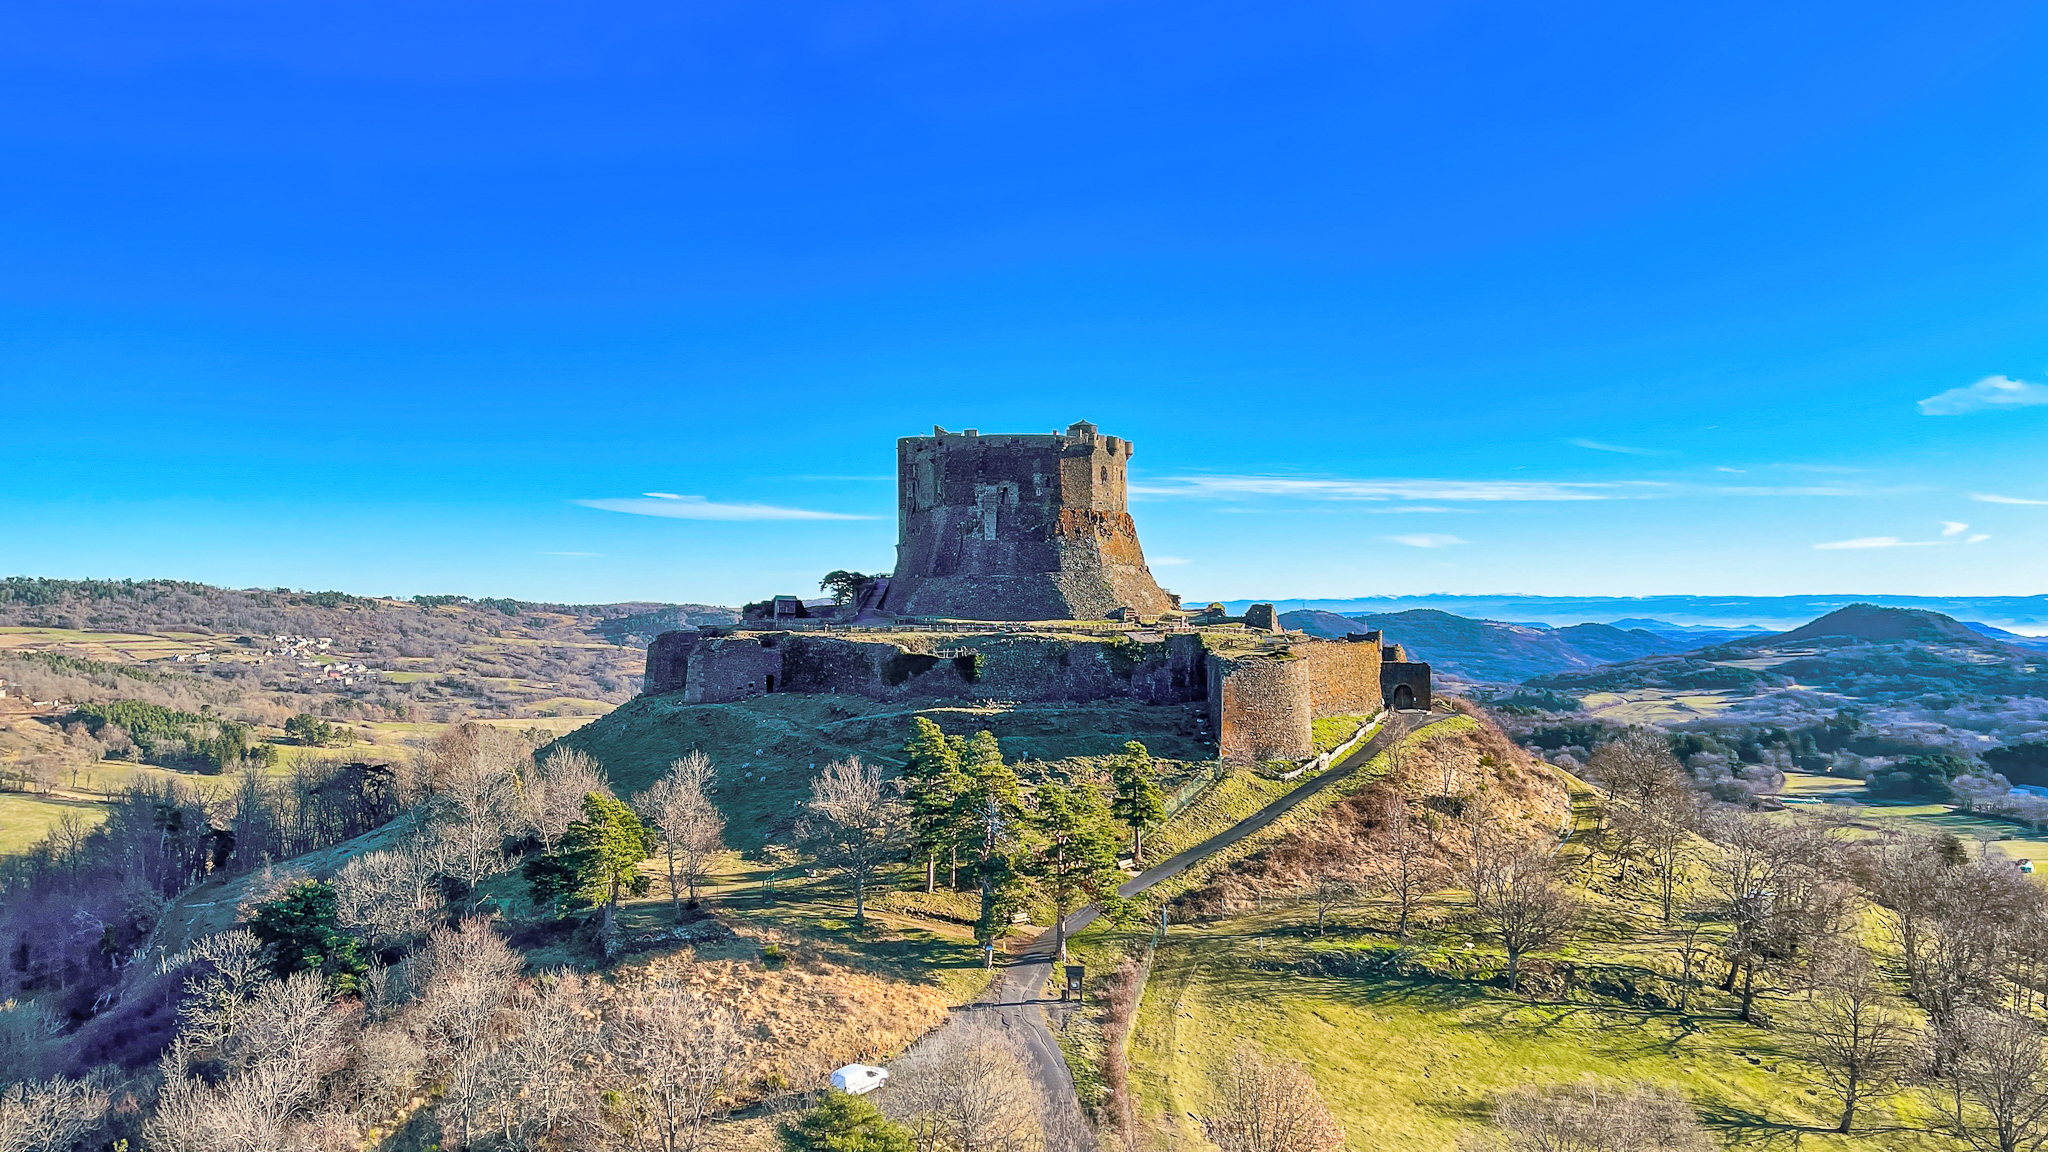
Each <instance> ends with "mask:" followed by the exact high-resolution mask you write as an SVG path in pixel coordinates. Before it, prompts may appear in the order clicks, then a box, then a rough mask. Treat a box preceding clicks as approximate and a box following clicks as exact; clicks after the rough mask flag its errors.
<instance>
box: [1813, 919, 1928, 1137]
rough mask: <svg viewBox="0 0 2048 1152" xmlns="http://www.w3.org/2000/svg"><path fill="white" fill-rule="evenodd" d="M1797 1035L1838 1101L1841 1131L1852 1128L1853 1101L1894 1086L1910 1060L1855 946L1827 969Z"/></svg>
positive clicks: (1900, 1028)
mask: <svg viewBox="0 0 2048 1152" xmlns="http://www.w3.org/2000/svg"><path fill="white" fill-rule="evenodd" d="M1797 1036H1798V1046H1799V1051H1800V1054H1801V1055H1802V1056H1803V1057H1804V1058H1805V1060H1806V1061H1807V1062H1808V1063H1810V1064H1812V1065H1813V1066H1814V1068H1815V1069H1816V1070H1817V1071H1819V1073H1820V1076H1821V1079H1823V1080H1825V1081H1826V1082H1827V1084H1828V1087H1829V1088H1830V1089H1832V1090H1833V1092H1834V1094H1835V1096H1836V1097H1837V1098H1838V1099H1840V1100H1841V1102H1842V1120H1841V1123H1840V1125H1839V1126H1838V1127H1837V1129H1836V1130H1837V1131H1840V1132H1843V1133H1848V1132H1850V1131H1853V1130H1854V1128H1855V1125H1856V1109H1857V1107H1858V1106H1859V1105H1861V1104H1863V1103H1865V1102H1867V1101H1870V1100H1874V1099H1877V1098H1879V1097H1882V1096H1885V1095H1888V1094H1889V1093H1891V1092H1893V1091H1894V1090H1896V1089H1897V1087H1898V1082H1899V1077H1900V1076H1902V1075H1903V1074H1904V1073H1905V1072H1906V1070H1907V1068H1908V1066H1909V1065H1910V1062H1911V1056H1912V1050H1913V1044H1912V1039H1913V1037H1912V1033H1911V1031H1910V1030H1909V1029H1908V1028H1907V1025H1906V1024H1905V1022H1904V1020H1903V1019H1902V1018H1901V1017H1900V1016H1899V1015H1898V1014H1897V1013H1896V1012H1894V1011H1892V1009H1891V1007H1890V1006H1889V1005H1888V1004H1886V1003H1885V997H1884V991H1883V987H1882V984H1881V982H1880V981H1879V979H1878V976H1877V972H1876V970H1875V968H1874V967H1873V966H1872V964H1871V961H1870V955H1869V953H1867V952H1865V951H1864V950H1863V948H1862V946H1861V945H1855V946H1853V947H1852V950H1851V951H1849V952H1847V953H1846V954H1845V957H1844V960H1843V962H1841V963H1838V964H1836V965H1835V966H1834V968H1833V970H1832V971H1831V972H1830V973H1829V978H1828V980H1827V982H1826V984H1825V985H1824V986H1823V987H1822V988H1821V989H1820V990H1819V995H1817V996H1816V997H1815V998H1814V1005H1813V1009H1812V1011H1811V1012H1810V1013H1809V1014H1808V1016H1807V1018H1806V1020H1805V1021H1804V1022H1803V1024H1802V1025H1801V1026H1800V1028H1799V1030H1798V1033H1797Z"/></svg>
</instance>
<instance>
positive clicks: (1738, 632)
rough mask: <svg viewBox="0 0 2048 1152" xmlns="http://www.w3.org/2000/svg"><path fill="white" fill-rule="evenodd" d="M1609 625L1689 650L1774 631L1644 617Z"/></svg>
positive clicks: (1732, 641)
mask: <svg viewBox="0 0 2048 1152" xmlns="http://www.w3.org/2000/svg"><path fill="white" fill-rule="evenodd" d="M1607 623H1608V624H1609V625H1610V626H1612V627H1615V628H1620V629H1622V630H1623V631H1631V630H1635V629H1641V630H1642V631H1644V632H1648V633H1651V634H1653V635H1657V636H1662V637H1664V638H1665V639H1667V640H1675V641H1682V642H1683V646H1684V647H1687V648H1705V647H1707V646H1709V645H1713V644H1732V643H1734V642H1736V641H1738V640H1747V639H1748V638H1750V637H1751V636H1767V635H1769V634H1770V633H1771V631H1772V630H1771V629H1769V628H1759V627H1757V626H1756V625H1754V624H1745V625H1742V626H1741V627H1739V628H1717V627H1714V626H1711V625H1706V624H1673V623H1671V622H1670V621H1668V620H1650V619H1646V618H1643V617H1627V616H1625V617H1623V618H1622V619H1620V620H1609V621H1608V622H1607Z"/></svg>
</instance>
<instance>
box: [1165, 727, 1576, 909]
mask: <svg viewBox="0 0 2048 1152" xmlns="http://www.w3.org/2000/svg"><path fill="white" fill-rule="evenodd" d="M1460 703H1461V704H1462V703H1463V702H1462V701H1460ZM1459 710H1460V711H1462V712H1465V713H1466V714H1467V715H1470V716H1472V718H1473V719H1474V720H1476V721H1478V723H1477V724H1476V725H1471V726H1460V727H1458V728H1456V729H1454V730H1451V731H1446V732H1442V733H1439V734H1437V735H1433V736H1430V737H1429V738H1428V739H1426V740H1422V741H1420V742H1419V746H1418V747H1414V748H1412V749H1410V750H1408V751H1406V752H1404V754H1403V756H1402V757H1401V759H1400V760H1399V762H1398V763H1397V764H1396V765H1395V766H1394V767H1393V769H1392V770H1391V771H1389V773H1388V774H1387V775H1386V776H1384V777H1382V778H1381V779H1379V780H1375V781H1373V782H1372V783H1370V784H1367V785H1366V786H1364V787H1363V788H1360V789H1359V790H1358V791H1357V792H1355V793H1353V794H1352V795H1350V796H1347V797H1345V798H1344V799H1343V800H1341V801H1339V802H1337V803H1336V804H1335V805H1333V806H1332V807H1331V808H1330V809H1329V811H1328V812H1326V813H1324V814H1322V815H1321V816H1320V817H1318V819H1317V820H1316V821H1315V822H1314V823H1313V824H1312V825H1311V826H1309V827H1307V828H1304V829H1303V830H1301V831H1299V832H1297V833H1295V834H1293V835H1291V836H1288V837H1286V838H1284V839H1282V840H1280V841H1278V842H1277V843H1274V844H1273V845H1271V846H1270V847H1267V848H1265V849H1264V850H1262V851H1260V852H1257V853H1255V854H1254V855H1251V856H1249V857H1246V858H1245V859H1243V860H1239V861H1236V862H1235V863H1232V864H1231V865H1229V866H1228V867H1227V868H1225V869H1223V870H1222V871H1220V872H1219V873H1217V874H1216V875H1215V876H1214V877H1212V878H1211V879H1210V880H1209V882H1208V883H1206V884H1204V885H1203V886H1202V887H1200V888H1197V889H1195V890H1193V891H1191V892H1189V893H1188V894H1187V895H1185V896H1182V897H1180V898H1179V899H1177V900H1176V901H1175V902H1174V907H1175V909H1176V910H1177V912H1178V913H1179V914H1180V915H1183V916H1194V917H1197V918H1202V919H1213V918H1215V917H1219V916H1229V915H1236V914H1240V913H1243V912H1247V911H1250V910H1252V909H1253V908H1255V907H1256V906H1258V905H1260V904H1261V903H1262V902H1264V901H1266V900H1273V899H1286V898H1288V897H1290V896H1292V895H1294V894H1296V893H1299V892H1301V891H1303V890H1304V889H1306V888H1307V887H1309V886H1310V885H1312V884H1314V883H1315V882H1316V881H1317V880H1319V879H1322V878H1324V877H1337V878H1342V879H1363V878H1364V877H1366V876H1367V875H1368V874H1369V873H1370V872H1371V870H1372V868H1373V866H1374V865H1375V864H1376V863H1378V860H1379V853H1380V849H1379V843H1380V841H1381V840H1382V839H1383V838H1384V837H1386V836H1387V835H1388V832H1389V829H1390V828H1391V827H1393V825H1392V824H1391V823H1390V821H1393V820H1397V819H1399V820H1407V821H1410V822H1412V823H1414V824H1415V825H1417V826H1420V827H1423V828H1426V829H1427V830H1428V831H1429V833H1430V840H1431V843H1432V846H1433V854H1434V855H1435V857H1436V859H1437V861H1438V862H1439V863H1441V864H1444V865H1447V866H1451V867H1456V866H1457V865H1458V864H1459V863H1460V862H1461V861H1462V859H1463V856H1464V852H1465V846H1466V845H1467V844H1469V842H1470V840H1471V837H1470V834H1469V830H1468V828H1469V821H1470V819H1473V818H1483V819H1486V820H1487V821H1489V822H1494V823H1498V822H1499V821H1501V820H1507V821H1511V822H1512V823H1513V824H1514V826H1516V827H1518V828H1520V829H1521V830H1522V831H1523V833H1524V834H1526V835H1527V836H1528V837H1529V838H1530V839H1532V840H1534V839H1544V840H1554V839H1555V837H1556V834H1557V829H1558V828H1559V827H1560V826H1562V825H1563V824H1564V822H1565V821H1566V819H1567V818H1568V816H1569V814H1570V811H1571V797H1570V793H1569V792H1568V791H1567V790H1566V788H1565V786H1564V783H1563V782H1562V781H1561V780H1560V779H1559V778H1558V777H1557V775H1556V774H1555V773H1554V772H1553V771H1552V770H1551V769H1550V768H1549V766H1547V765H1545V764H1542V763H1540V762H1538V761H1536V760H1535V759H1533V758H1532V757H1530V756H1529V755H1528V754H1527V753H1526V752H1524V751H1522V749H1521V748H1519V747H1518V746H1516V745H1515V743H1514V742H1513V741H1511V740H1509V739H1508V738H1507V736H1506V735H1505V734H1503V733H1502V732H1501V731H1500V729H1499V728H1497V727H1495V726H1494V724H1493V723H1492V721H1491V720H1489V719H1488V718H1487V717H1486V716H1485V715H1484V714H1483V713H1480V712H1478V711H1477V710H1476V709H1473V708H1471V707H1470V706H1469V705H1467V706H1465V707H1463V708H1460V709H1459ZM1438 758H1448V760H1449V762H1450V764H1451V766H1452V775H1453V777H1454V778H1455V779H1456V780H1457V781H1459V783H1458V784H1457V788H1458V794H1457V795H1454V796H1450V797H1446V796H1444V795H1442V782H1443V773H1442V771H1441V769H1440V767H1439V759H1438ZM1478 809H1484V810H1485V813H1486V814H1485V816H1484V817H1476V816H1474V815H1471V813H1474V812H1475V811H1476V810H1478Z"/></svg>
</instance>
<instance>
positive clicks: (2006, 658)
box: [1528, 604, 2048, 707]
mask: <svg viewBox="0 0 2048 1152" xmlns="http://www.w3.org/2000/svg"><path fill="white" fill-rule="evenodd" d="M2040 659H2041V654H2040V653H2039V652H2038V651H2034V650H2031V649H2028V648H2022V647H2018V646H2015V645H2011V644H2005V643H2001V642H1999V641H1998V640H1996V639H1993V638H1991V637H1988V636H1984V635H1982V634H1980V633H1979V632H1977V631H1976V630H1974V629H1972V628H1970V627H1969V626H1967V625H1965V624H1963V623H1962V622H1960V621H1958V620H1956V619H1954V618H1953V617H1950V616H1944V615H1942V614H1941V613H1939V612H1929V611H1926V610H1924V609H1912V608H1886V607H1881V606H1878V605H1874V604H1852V605H1849V606H1847V607H1844V608H1841V609H1838V610H1836V611H1834V612H1830V613H1828V614H1827V615H1825V616H1822V617H1821V618H1819V619H1817V620H1814V621H1812V622H1811V623H1808V624H1804V625H1801V626H1800V627H1798V628H1794V629H1792V630H1791V631H1789V632H1781V633H1777V634H1774V635H1770V636H1756V637H1750V638H1748V639H1744V640H1741V641H1739V642H1737V643H1734V644H1727V645H1721V646H1717V647H1710V648H1703V649H1700V650H1697V651H1693V652H1687V653H1685V654H1682V655H1670V656H1653V657H1648V658H1643V659H1636V660H1628V661H1624V662H1621V663H1617V664H1612V665H1609V666H1606V667H1602V668H1593V669H1587V670H1584V671H1567V672H1557V673H1552V674H1549V675H1544V676H1539V677H1536V678H1534V679H1532V680H1530V681H1528V685H1529V686H1530V687H1532V688H1537V689H1547V690H1552V691H1559V692H1564V693H1568V694H1573V695H1584V694H1586V693H1589V692H1629V691H1637V690H1642V689H1661V690H1668V691H1695V692H1697V691H1719V692H1733V693H1735V694H1737V695H1751V694H1754V693H1757V692H1761V691H1767V690H1771V689H1776V688H1791V687H1798V688H1805V689H1817V690H1820V691H1824V692H1830V693H1836V694H1839V695H1841V696H1846V697H1850V698H1852V699H1856V700H1862V701H1867V702H1872V703H1895V702H1900V701H1909V700H1915V699H1918V700H1920V701H1921V702H1922V703H1926V704H1929V705H1930V706H1939V707H1946V706H1947V705H1944V704H1939V703H1938V702H1940V701H1944V700H1946V701H1957V700H1961V699H1976V700H1979V701H1995V700H2010V699H2018V698H2021V697H2042V698H2048V671H2044V670H2043V668H2042V665H2041V664H2040V663H2038V661H2040Z"/></svg>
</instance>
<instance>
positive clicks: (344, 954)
mask: <svg viewBox="0 0 2048 1152" xmlns="http://www.w3.org/2000/svg"><path fill="white" fill-rule="evenodd" d="M338 911H339V908H338V904H337V902H336V900H335V896H334V885H332V884H329V883H327V882H326V881H323V880H306V881H302V882H300V883H298V884H294V885H292V886H291V887H289V888H287V889H285V890H284V893H283V895H280V896H279V897H278V898H277V899H275V900H272V901H270V902H269V903H267V904H262V905H259V906H258V907H257V909H256V912H255V914H254V915H252V916H250V917H249V931H251V932H253V933H255V934H256V938H257V939H258V940H261V941H263V943H264V944H265V945H266V946H267V947H268V948H269V949H270V956H271V968H272V970H274V971H275V972H276V973H277V974H278V976H280V977H284V976H289V975H291V974H292V973H294V972H307V971H316V972H319V973H320V974H321V975H323V976H326V977H327V978H328V980H329V981H330V982H331V983H332V984H333V985H334V989H335V991H337V992H354V991H355V990H356V980H357V978H358V977H360V976H361V975H362V974H363V973H364V972H366V971H368V969H369V966H368V965H367V964H365V963H363V960H362V957H361V956H359V955H358V954H357V953H356V942H355V939H354V938H353V937H351V936H350V935H349V934H348V933H346V932H344V931H342V930H341V926H340V924H339V922H338V921H339V915H338Z"/></svg>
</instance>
